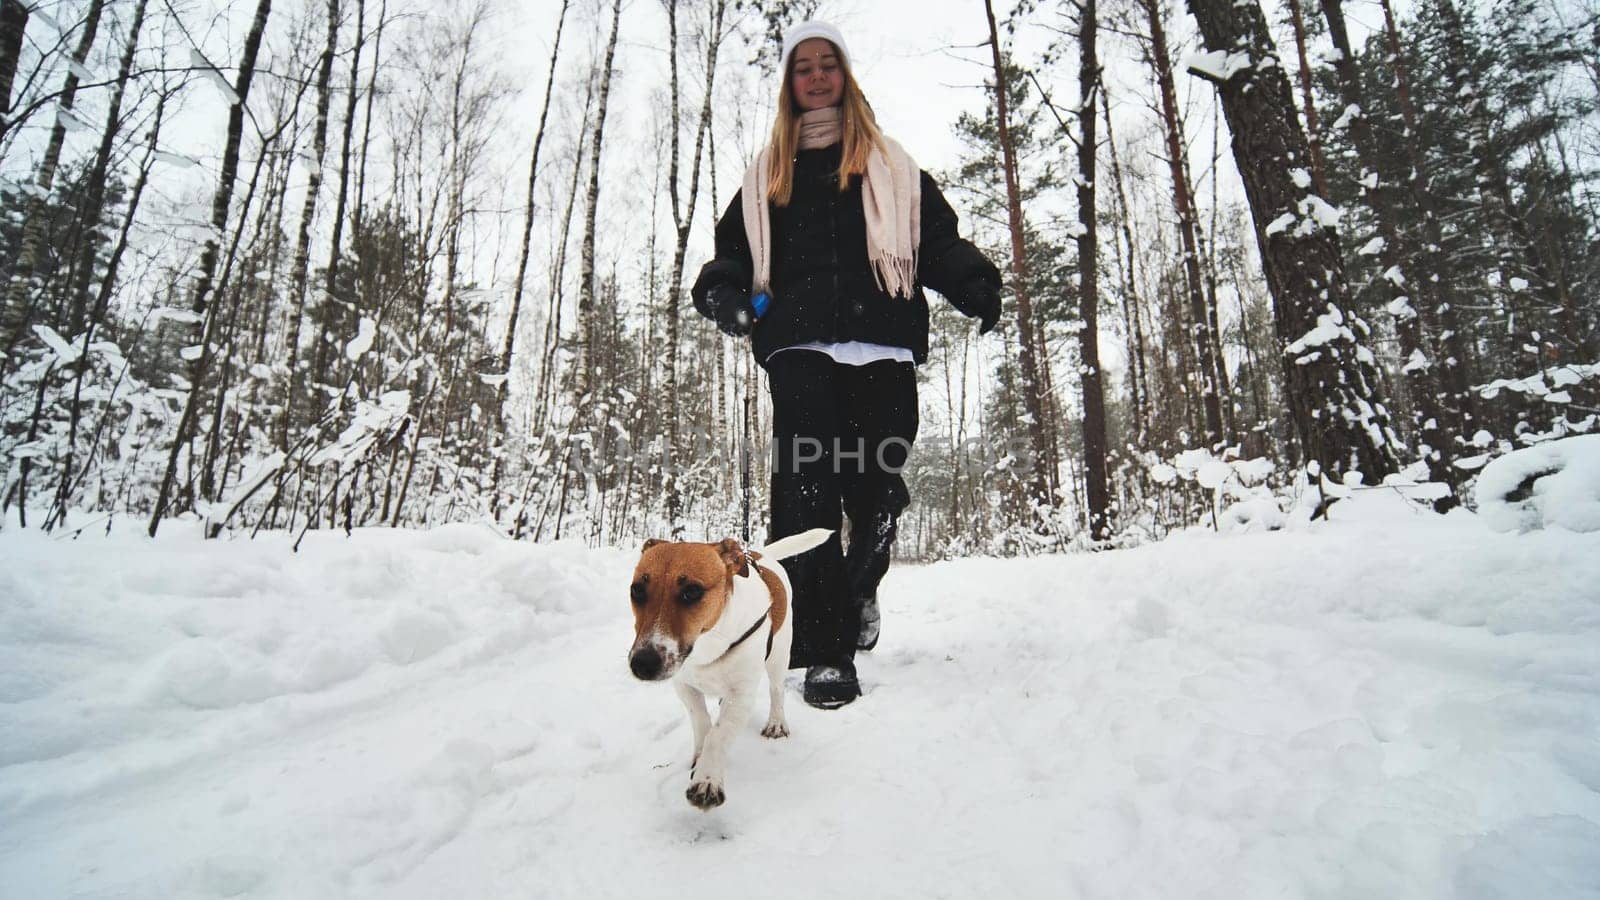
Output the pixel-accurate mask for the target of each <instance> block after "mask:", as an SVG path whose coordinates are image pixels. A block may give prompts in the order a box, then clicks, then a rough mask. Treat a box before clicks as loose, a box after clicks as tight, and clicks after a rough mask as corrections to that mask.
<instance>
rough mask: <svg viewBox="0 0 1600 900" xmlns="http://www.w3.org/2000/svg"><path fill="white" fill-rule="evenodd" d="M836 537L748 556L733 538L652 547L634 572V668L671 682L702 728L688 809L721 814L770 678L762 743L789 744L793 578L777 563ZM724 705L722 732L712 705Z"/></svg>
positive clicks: (816, 532)
mask: <svg viewBox="0 0 1600 900" xmlns="http://www.w3.org/2000/svg"><path fill="white" fill-rule="evenodd" d="M832 533H833V532H831V531H829V530H828V529H826V528H813V529H811V530H810V531H806V532H802V533H801V534H797V535H793V536H790V537H786V538H784V539H782V540H780V541H777V542H775V543H773V544H770V545H768V546H766V547H763V548H761V549H760V550H758V551H750V550H746V549H745V548H744V547H743V546H742V545H741V544H740V543H739V542H738V541H736V540H734V539H733V538H728V539H727V540H725V541H722V542H721V543H716V544H696V543H669V542H667V541H661V540H655V539H651V540H648V541H645V544H644V551H643V553H642V554H641V555H640V557H639V564H638V566H636V567H635V568H634V570H633V585H632V586H631V588H630V594H631V596H632V599H633V619H634V639H633V648H632V649H631V650H630V651H629V652H628V667H629V668H631V669H632V670H633V674H634V675H635V676H637V677H638V678H639V679H641V680H643V681H663V680H666V679H668V678H670V679H672V685H673V687H675V688H676V689H677V691H678V697H679V699H681V700H682V701H683V705H684V706H686V707H688V709H689V722H690V724H691V725H693V726H694V761H693V763H691V764H690V770H689V790H688V791H687V796H688V798H689V802H690V803H692V804H694V805H695V806H697V807H699V808H700V809H712V808H713V807H717V806H721V805H722V802H723V800H724V799H726V795H725V794H724V792H723V789H722V781H723V772H724V769H725V768H726V766H727V754H728V746H729V744H731V743H732V742H733V738H734V736H735V735H736V734H738V733H739V731H740V730H741V729H742V728H743V727H744V723H745V722H746V721H747V720H748V719H749V716H750V708H751V706H752V704H753V701H754V699H755V692H756V688H757V687H758V685H759V682H760V676H761V669H762V668H763V667H765V668H766V670H767V686H768V692H769V695H770V696H771V698H772V708H771V711H770V712H769V713H768V714H767V724H766V727H764V728H762V729H761V735H762V736H763V737H768V738H782V737H788V736H789V726H788V724H787V723H786V722H784V719H783V675H784V672H786V671H787V670H788V668H789V644H790V638H791V637H792V636H793V634H794V622H793V620H792V618H791V617H790V615H789V597H790V595H791V590H790V587H789V575H788V573H787V572H785V571H784V570H783V566H781V565H779V564H778V562H777V560H779V559H784V558H787V557H790V556H795V555H798V554H800V553H804V552H805V551H807V550H810V549H812V548H813V547H816V546H819V545H820V544H822V543H823V542H824V541H826V540H827V539H828V536H829V535H830V534H832ZM708 696H709V697H715V698H717V699H719V700H721V701H722V702H721V705H720V712H719V713H718V715H717V721H716V723H715V724H713V723H712V722H711V716H710V715H708V714H707V712H706V704H705V698H706V697H708Z"/></svg>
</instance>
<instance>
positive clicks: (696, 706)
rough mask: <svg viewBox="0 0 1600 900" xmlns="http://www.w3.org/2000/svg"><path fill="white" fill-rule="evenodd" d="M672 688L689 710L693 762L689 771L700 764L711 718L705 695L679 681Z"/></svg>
mask: <svg viewBox="0 0 1600 900" xmlns="http://www.w3.org/2000/svg"><path fill="white" fill-rule="evenodd" d="M672 686H673V687H674V688H676V689H677V691H678V699H679V700H682V701H683V705H684V707H685V708H686V709H688V710H689V724H690V725H692V726H694V760H693V762H691V763H689V770H690V771H691V772H693V771H694V768H695V767H696V766H698V765H699V764H700V751H701V750H702V749H704V748H705V745H706V732H707V731H710V730H711V716H710V714H708V713H707V712H706V695H705V694H702V693H700V692H699V691H697V690H695V689H694V688H692V687H690V686H688V685H687V684H684V683H683V682H681V681H677V680H674V681H673V682H672Z"/></svg>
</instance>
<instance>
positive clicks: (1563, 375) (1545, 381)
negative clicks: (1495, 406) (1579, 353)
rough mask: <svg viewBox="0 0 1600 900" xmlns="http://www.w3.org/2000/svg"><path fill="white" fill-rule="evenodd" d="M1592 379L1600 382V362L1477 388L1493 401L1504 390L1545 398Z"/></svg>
mask: <svg viewBox="0 0 1600 900" xmlns="http://www.w3.org/2000/svg"><path fill="white" fill-rule="evenodd" d="M1590 379H1597V380H1600V362H1597V363H1593V364H1588V365H1585V364H1572V365H1564V366H1552V367H1550V368H1547V369H1545V370H1544V371H1543V372H1537V373H1534V374H1533V375H1529V376H1527V377H1526V378H1500V379H1496V380H1494V381H1491V382H1489V383H1488V384H1484V385H1479V386H1477V387H1476V388H1475V390H1477V392H1478V394H1479V396H1482V397H1483V398H1484V399H1486V400H1493V399H1494V398H1495V397H1498V396H1499V395H1500V392H1501V391H1502V390H1507V391H1513V392H1515V393H1519V394H1529V395H1532V396H1535V397H1543V396H1546V395H1548V394H1551V393H1554V392H1555V391H1552V388H1555V389H1556V390H1560V389H1561V388H1568V387H1571V386H1573V385H1576V384H1582V383H1583V382H1585V381H1588V380H1590Z"/></svg>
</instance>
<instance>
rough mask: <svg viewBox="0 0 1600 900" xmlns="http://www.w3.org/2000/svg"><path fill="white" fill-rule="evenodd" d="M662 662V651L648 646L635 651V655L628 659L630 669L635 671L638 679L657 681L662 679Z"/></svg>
mask: <svg viewBox="0 0 1600 900" xmlns="http://www.w3.org/2000/svg"><path fill="white" fill-rule="evenodd" d="M662 662H663V660H662V659H661V651H660V650H657V649H656V648H654V647H652V646H650V645H649V644H646V645H644V646H643V647H640V648H639V649H637V650H635V651H633V655H632V656H629V657H628V668H630V669H632V670H633V674H634V676H635V677H636V678H641V679H643V680H645V681H655V680H656V679H657V678H660V677H661V665H662Z"/></svg>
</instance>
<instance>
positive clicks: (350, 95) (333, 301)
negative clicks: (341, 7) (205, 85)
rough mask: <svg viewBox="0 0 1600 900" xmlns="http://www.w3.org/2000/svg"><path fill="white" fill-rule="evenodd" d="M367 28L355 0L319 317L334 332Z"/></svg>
mask: <svg viewBox="0 0 1600 900" xmlns="http://www.w3.org/2000/svg"><path fill="white" fill-rule="evenodd" d="M366 28H367V0H356V34H355V42H354V45H353V46H352V48H351V53H350V85H349V89H348V90H347V91H346V92H345V104H344V133H343V135H342V136H341V138H340V140H339V193H338V196H337V198H336V199H335V200H334V206H333V219H332V222H331V223H330V224H331V225H332V226H333V235H332V236H331V237H330V238H329V239H328V268H327V270H326V272H325V273H324V276H323V282H322V303H321V307H322V310H323V316H322V319H323V321H324V322H329V323H332V329H331V332H332V333H333V334H336V335H337V334H347V333H349V332H348V330H347V329H342V328H340V327H339V326H340V323H344V322H348V321H349V320H350V318H351V317H350V316H349V315H347V314H345V310H346V309H347V307H348V305H349V304H347V303H345V302H344V301H341V300H340V299H339V298H338V296H337V293H338V290H339V266H340V262H341V261H342V260H343V258H344V254H343V251H344V217H345V212H346V209H347V207H348V202H349V194H350V154H351V146H350V145H351V142H352V141H354V139H355V130H356V101H357V99H358V98H359V96H360V93H361V92H360V89H359V84H360V81H361V51H362V50H363V49H364V48H365V46H366V43H367V39H366ZM318 348H319V350H322V351H323V352H321V353H319V356H320V357H321V360H322V363H321V365H318V366H317V367H316V373H317V376H318V377H320V378H324V379H327V378H328V376H329V375H330V374H331V373H330V372H329V371H328V369H329V368H331V367H330V366H328V364H327V363H328V354H327V353H326V352H325V351H326V344H325V343H324V344H319V345H318Z"/></svg>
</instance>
